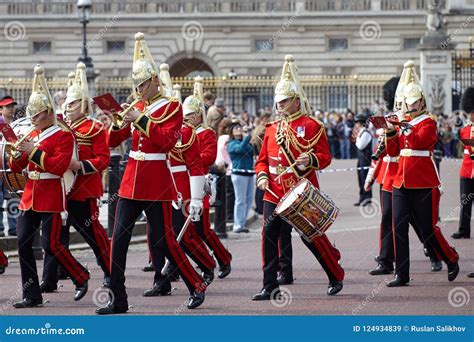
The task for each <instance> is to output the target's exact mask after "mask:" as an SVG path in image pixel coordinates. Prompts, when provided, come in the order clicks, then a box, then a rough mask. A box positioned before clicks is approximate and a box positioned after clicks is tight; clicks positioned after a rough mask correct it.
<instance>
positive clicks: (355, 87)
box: [0, 75, 391, 114]
mask: <svg viewBox="0 0 474 342" xmlns="http://www.w3.org/2000/svg"><path fill="white" fill-rule="evenodd" d="M390 77H391V76H390V75H357V76H354V75H335V76H311V77H302V79H301V82H302V86H303V88H304V89H305V92H306V94H307V96H308V99H309V101H310V103H311V105H312V107H313V108H314V109H315V110H316V109H321V110H336V111H342V110H345V109H346V108H351V109H353V110H362V109H363V108H367V107H371V106H373V105H374V103H375V101H380V99H381V97H382V86H383V84H384V83H385V82H386V81H387V80H388V79H389V78H390ZM193 83H194V81H193V79H189V78H174V79H173V84H180V85H181V87H182V90H181V94H182V96H183V97H185V96H188V95H190V94H191V93H192V89H193ZM276 83H277V79H276V78H274V77H265V76H247V77H244V76H239V77H238V78H235V79H229V78H227V77H216V78H207V79H205V80H204V90H205V91H209V92H212V93H213V94H215V95H216V96H217V97H222V98H224V100H225V102H226V105H227V107H228V108H229V109H230V110H235V111H240V110H242V109H246V110H248V111H249V112H250V113H252V114H253V113H255V112H256V111H257V110H258V109H261V108H264V107H265V106H272V104H273V91H274V86H275V84H276ZM66 84H67V80H66V79H54V80H53V79H49V80H48V86H49V87H50V91H51V93H54V92H56V91H59V90H65V88H66ZM95 88H96V93H97V94H103V93H106V92H110V93H112V94H113V95H114V96H115V97H116V98H117V100H118V101H125V99H126V97H127V96H128V95H130V94H131V92H132V83H131V80H130V79H128V78H109V79H97V80H96V84H95ZM0 93H3V94H9V95H11V96H13V97H14V98H15V99H16V100H17V102H18V103H20V104H24V103H26V102H27V100H28V97H29V95H30V93H31V79H0Z"/></svg>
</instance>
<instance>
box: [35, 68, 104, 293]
mask: <svg viewBox="0 0 474 342" xmlns="http://www.w3.org/2000/svg"><path fill="white" fill-rule="evenodd" d="M65 108H66V116H67V122H68V123H69V124H70V128H71V130H72V131H73V133H74V135H75V137H76V141H77V144H78V150H79V160H77V159H76V158H72V160H71V163H70V164H69V169H70V170H72V171H74V172H75V173H76V175H77V176H76V180H75V182H74V185H73V187H72V189H71V191H70V193H69V194H68V199H67V211H68V217H67V221H66V225H65V226H64V227H63V231H62V235H64V234H65V235H66V237H67V236H68V235H69V234H68V233H69V227H70V226H71V224H72V225H73V226H74V228H76V229H77V231H78V232H79V233H80V234H81V236H82V237H83V238H84V240H85V241H86V242H87V243H88V244H89V246H90V247H91V248H92V250H93V251H94V254H95V257H96V259H97V263H98V265H99V266H100V267H101V269H102V271H103V272H104V286H108V283H109V282H110V241H109V238H108V236H107V233H106V231H105V229H104V227H103V226H102V225H101V223H100V221H99V207H98V205H97V203H98V202H99V201H100V197H101V196H102V195H103V193H104V189H103V187H102V177H101V173H102V171H104V170H105V169H106V168H107V166H108V165H109V158H110V152H109V147H108V145H107V141H106V139H107V133H106V131H105V129H104V127H103V125H102V124H101V123H99V122H98V121H95V120H93V119H90V118H88V116H89V115H90V114H92V110H91V105H90V99H89V91H88V86H87V78H86V66H85V65H84V63H79V64H78V65H77V70H76V76H75V80H74V82H73V83H72V85H71V86H70V87H69V88H68V90H67V96H66V101H65ZM61 240H62V241H64V240H66V241H67V240H68V239H67V238H66V239H64V240H63V239H61ZM57 274H58V265H57V263H56V261H55V260H54V258H52V257H51V256H49V255H46V256H45V259H44V269H43V282H42V283H41V284H40V287H41V291H42V292H53V291H55V290H57V282H58V276H57Z"/></svg>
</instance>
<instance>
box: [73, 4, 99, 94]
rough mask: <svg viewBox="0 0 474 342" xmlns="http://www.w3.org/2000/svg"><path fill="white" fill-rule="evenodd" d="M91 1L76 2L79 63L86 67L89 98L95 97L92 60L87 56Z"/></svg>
mask: <svg viewBox="0 0 474 342" xmlns="http://www.w3.org/2000/svg"><path fill="white" fill-rule="evenodd" d="M91 9H92V0H78V1H77V15H78V17H79V22H80V23H81V24H82V56H81V57H79V59H78V60H79V62H82V63H84V64H85V65H86V75H87V83H88V85H89V94H90V96H94V95H95V77H96V75H95V72H94V65H93V64H92V58H91V57H89V56H88V54H87V24H88V23H89V21H90V19H91Z"/></svg>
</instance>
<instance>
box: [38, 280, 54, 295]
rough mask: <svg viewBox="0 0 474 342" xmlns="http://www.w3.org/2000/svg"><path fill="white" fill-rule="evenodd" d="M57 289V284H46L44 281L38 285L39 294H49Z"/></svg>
mask: <svg viewBox="0 0 474 342" xmlns="http://www.w3.org/2000/svg"><path fill="white" fill-rule="evenodd" d="M57 289H58V284H48V283H46V282H44V281H42V282H41V284H40V290H41V293H51V292H54V291H56V290H57Z"/></svg>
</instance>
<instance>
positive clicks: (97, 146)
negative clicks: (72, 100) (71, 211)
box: [68, 117, 110, 201]
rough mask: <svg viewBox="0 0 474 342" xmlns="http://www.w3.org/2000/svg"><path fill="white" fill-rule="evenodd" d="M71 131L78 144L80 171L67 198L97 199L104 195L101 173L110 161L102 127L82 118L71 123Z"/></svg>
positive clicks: (105, 135)
mask: <svg viewBox="0 0 474 342" xmlns="http://www.w3.org/2000/svg"><path fill="white" fill-rule="evenodd" d="M71 129H72V130H73V132H74V135H75V137H76V141H77V144H78V150H79V161H80V162H81V169H79V171H78V174H77V176H76V181H75V182H74V186H73V188H72V190H71V193H70V194H69V197H68V198H69V199H72V200H77V201H85V200H86V199H87V198H99V197H100V196H102V194H103V193H104V188H103V186H102V171H104V170H105V169H106V168H107V167H108V165H109V161H110V150H109V146H108V144H107V133H106V130H105V129H104V125H103V124H101V123H100V122H98V121H95V120H92V119H88V118H85V117H84V118H82V119H80V120H79V121H77V122H75V123H73V124H72V125H71Z"/></svg>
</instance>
